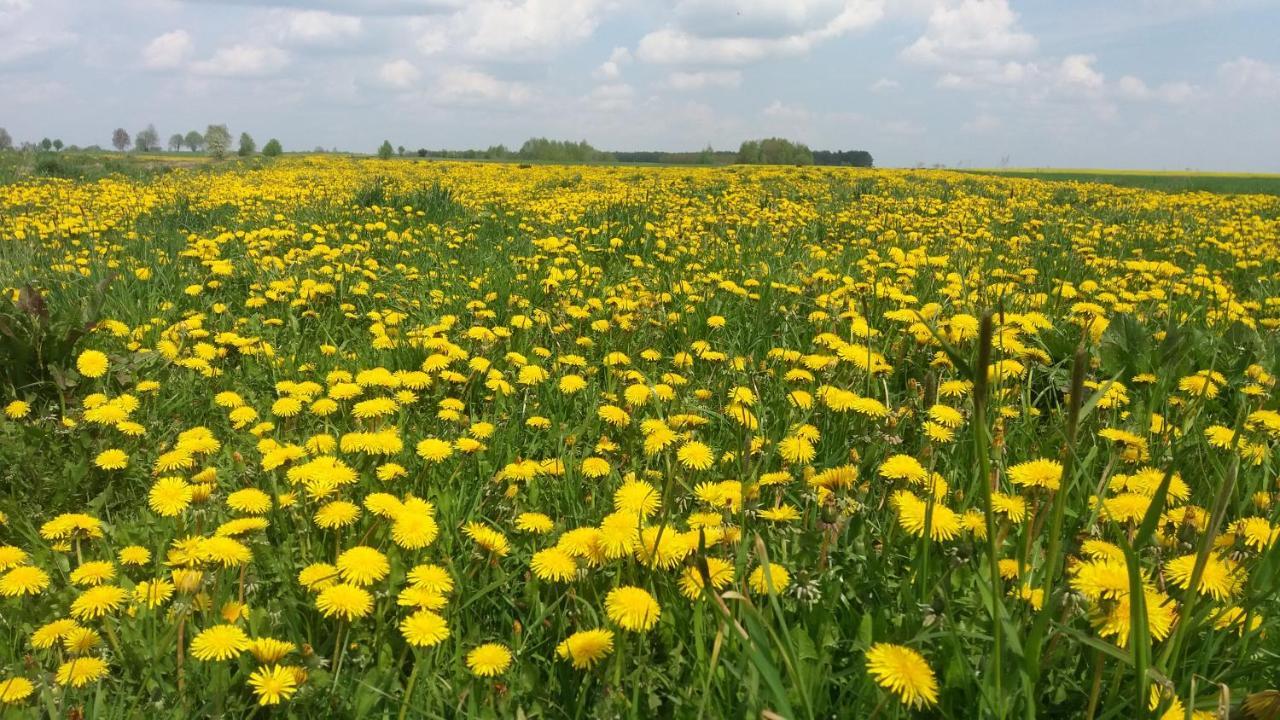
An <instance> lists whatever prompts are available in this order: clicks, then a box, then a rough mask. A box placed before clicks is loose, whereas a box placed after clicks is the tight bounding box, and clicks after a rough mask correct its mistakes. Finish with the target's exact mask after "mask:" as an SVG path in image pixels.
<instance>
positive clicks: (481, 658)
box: [467, 643, 511, 677]
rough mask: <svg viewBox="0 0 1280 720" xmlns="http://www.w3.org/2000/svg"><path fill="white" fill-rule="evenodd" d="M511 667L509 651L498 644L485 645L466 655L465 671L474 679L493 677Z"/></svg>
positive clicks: (504, 646)
mask: <svg viewBox="0 0 1280 720" xmlns="http://www.w3.org/2000/svg"><path fill="white" fill-rule="evenodd" d="M510 666H511V651H510V650H508V649H507V646H506V645H502V644H500V643H485V644H483V645H481V646H479V647H477V648H475V649H473V650H472V651H471V652H469V653H467V669H468V670H470V671H471V673H472V674H473V675H475V676H476V677H493V676H495V675H501V674H502V673H503V672H506V669H507V668H508V667H510Z"/></svg>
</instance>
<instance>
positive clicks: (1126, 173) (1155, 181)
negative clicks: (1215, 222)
mask: <svg viewBox="0 0 1280 720" xmlns="http://www.w3.org/2000/svg"><path fill="white" fill-rule="evenodd" d="M962 172H974V173H982V174H990V175H999V176H1001V177H1022V178H1035V179H1038V180H1059V181H1069V182H1097V183H1106V184H1108V185H1119V186H1120V187H1132V188H1143V189H1147V190H1160V191H1162V192H1174V193H1179V192H1211V193H1234V194H1251V193H1261V194H1266V195H1280V175H1277V174H1266V173H1217V172H1192V171H1178V170H1172V171H1161V172H1153V171H1146V170H1076V169H1033V168H1009V169H1003V168H1002V169H980V170H964V171H962Z"/></svg>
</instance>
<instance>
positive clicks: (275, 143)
mask: <svg viewBox="0 0 1280 720" xmlns="http://www.w3.org/2000/svg"><path fill="white" fill-rule="evenodd" d="M282 152H284V149H283V148H281V147H280V141H279V140H277V139H275V138H271V139H270V140H268V141H267V144H266V145H263V146H262V154H263V155H266V156H267V157H277V156H278V155H280V153H282Z"/></svg>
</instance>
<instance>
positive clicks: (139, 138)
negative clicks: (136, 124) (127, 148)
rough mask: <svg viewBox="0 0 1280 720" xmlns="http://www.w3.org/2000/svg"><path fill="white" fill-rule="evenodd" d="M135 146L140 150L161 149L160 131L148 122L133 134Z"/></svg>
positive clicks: (153, 150) (151, 150)
mask: <svg viewBox="0 0 1280 720" xmlns="http://www.w3.org/2000/svg"><path fill="white" fill-rule="evenodd" d="M133 148H134V149H135V150H137V151H138V152H155V151H156V150H159V149H160V133H158V132H156V126H155V125H150V124H148V125H147V126H146V127H145V128H143V129H142V130H139V131H138V134H137V135H134V136H133Z"/></svg>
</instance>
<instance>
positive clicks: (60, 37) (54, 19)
mask: <svg viewBox="0 0 1280 720" xmlns="http://www.w3.org/2000/svg"><path fill="white" fill-rule="evenodd" d="M41 10H45V8H40V7H38V6H36V5H34V4H33V3H32V2H31V0H0V66H5V65H11V64H16V63H20V62H27V61H30V60H32V59H34V58H38V57H40V56H42V55H46V54H48V53H52V52H54V51H57V50H61V49H63V48H67V47H70V46H71V45H73V44H75V42H76V41H77V40H78V39H79V35H78V34H76V33H75V32H72V31H71V30H69V29H68V28H66V27H64V26H63V25H62V19H61V18H60V17H59V15H58V14H57V13H50V12H47V11H46V12H41Z"/></svg>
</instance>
